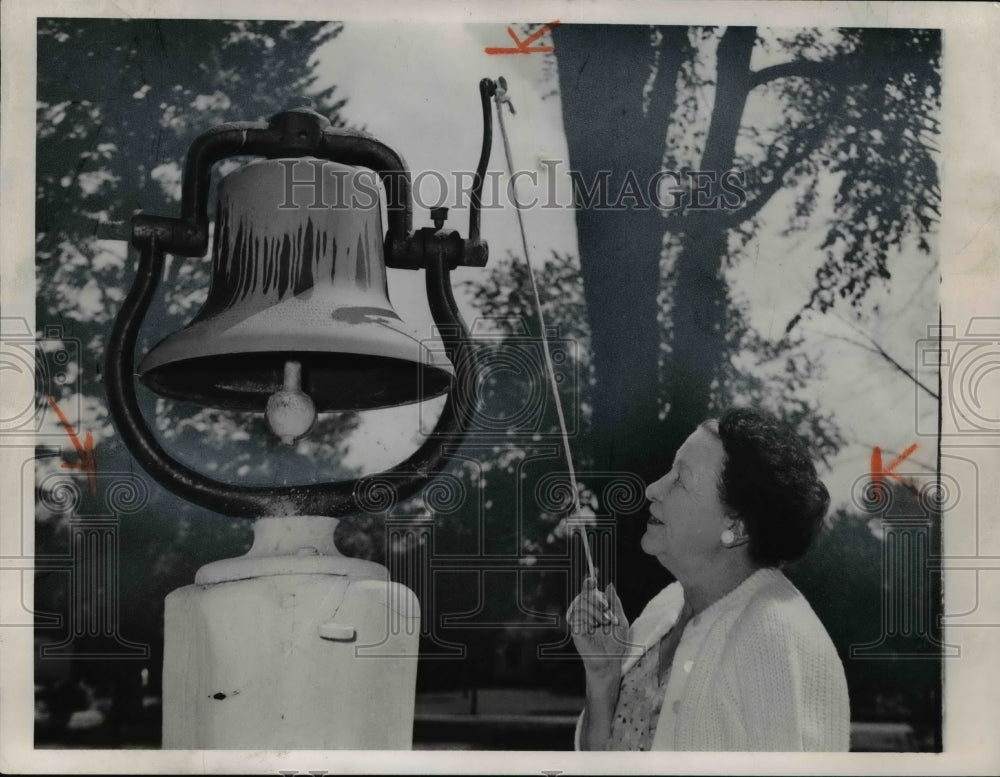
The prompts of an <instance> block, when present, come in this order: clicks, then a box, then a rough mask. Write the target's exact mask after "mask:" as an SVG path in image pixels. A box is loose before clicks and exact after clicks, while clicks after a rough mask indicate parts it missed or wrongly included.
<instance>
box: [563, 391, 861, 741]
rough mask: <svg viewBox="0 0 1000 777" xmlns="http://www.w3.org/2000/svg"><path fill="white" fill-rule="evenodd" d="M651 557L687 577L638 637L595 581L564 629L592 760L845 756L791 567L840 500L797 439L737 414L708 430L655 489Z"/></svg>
mask: <svg viewBox="0 0 1000 777" xmlns="http://www.w3.org/2000/svg"><path fill="white" fill-rule="evenodd" d="M646 498H647V499H649V501H650V508H649V509H650V516H649V519H648V521H647V525H646V533H645V534H644V535H643V537H642V549H643V550H644V551H645V552H646V553H649V554H651V555H653V556H655V557H656V558H657V559H658V560H659V561H660V563H661V564H663V566H664V567H666V568H667V569H668V570H669V571H670V572H671V573H672V574H673V576H674V577H675V578H676V579H677V582H676V583H673V584H671V585H669V586H667V588H665V589H664V590H663V591H661V592H660V593H659V594H658V595H657V596H655V597H654V598H653V599H652V600H651V601H650V602H649V604H648V605H647V606H646V608H645V610H643V612H642V614H641V615H640V616H639V617H638V619H637V620H636V622H635V623H633V624H632V625H631V627H630V626H629V624H628V623H627V622H626V620H625V613H624V612H623V611H622V606H621V602H620V601H619V600H618V597H617V595H616V594H615V591H614V587H613V586H612V585H609V586H608V588H607V591H606V592H605V593H602V592H600V591H599V590H598V589H597V587H596V583H595V582H594V581H593V580H589V579H588V580H587V581H586V582H585V584H584V590H583V592H582V593H581V594H580V595H579V596H577V597H576V599H574V600H573V603H572V604H571V605H570V608H569V612H568V613H567V618H568V620H569V623H570V629H571V631H572V632H573V639H574V642H575V644H576V648H577V651H578V652H579V653H580V656H581V658H582V659H583V662H584V668H585V670H586V677H587V703H586V707H585V709H584V711H583V714H582V715H581V716H580V721H579V723H578V725H577V742H576V744H577V748H578V749H585V750H603V749H610V750H782V751H793V750H822V751H834V750H847V747H848V734H849V722H850V712H849V707H848V699H847V683H846V681H845V678H844V670H843V666H842V665H841V663H840V659H839V657H838V656H837V651H836V649H835V648H834V646H833V643H832V642H831V641H830V638H829V636H828V635H827V633H826V631H825V629H824V628H823V626H822V624H821V623H820V622H819V619H818V618H817V617H816V615H815V613H813V611H812V609H811V608H810V607H809V605H808V603H807V602H806V600H805V599H804V598H803V596H802V595H801V594H800V593H799V592H798V591H797V590H796V589H795V587H794V586H793V585H792V584H791V583H790V582H789V581H788V580H787V579H786V578H785V576H784V575H783V574H782V573H781V572H780V567H781V565H782V564H783V563H784V562H786V561H792V560H794V559H796V558H798V557H800V556H801V555H802V554H803V553H805V551H806V550H807V549H808V547H809V545H810V544H811V543H812V541H813V539H814V538H815V537H816V535H817V534H818V533H819V530H820V528H821V527H822V523H823V516H824V514H825V513H826V509H827V507H828V505H829V494H828V493H827V490H826V488H825V486H824V485H823V484H822V483H821V482H820V481H819V480H818V479H817V477H816V470H815V468H814V467H813V465H812V462H811V461H810V460H809V456H808V452H807V450H806V447H805V445H804V443H803V442H802V440H801V439H800V438H799V437H798V436H796V435H795V434H794V433H793V432H792V431H791V430H790V429H788V428H787V427H785V426H784V425H783V424H782V423H781V422H779V421H778V420H777V419H776V418H774V417H773V416H771V415H770V414H768V413H766V412H763V411H761V410H755V409H749V408H741V409H734V410H730V411H728V412H726V413H724V414H723V415H722V417H721V418H720V419H719V420H718V421H716V420H710V421H706V422H705V423H703V424H702V425H701V426H699V427H698V429H697V430H696V431H695V432H694V433H693V434H692V435H691V436H690V437H688V438H687V440H686V441H685V442H684V444H683V445H682V446H681V447H680V449H679V450H678V451H677V455H676V456H675V458H674V464H673V467H672V468H671V470H670V471H669V472H668V473H667V474H666V475H664V476H663V477H662V478H660V479H659V480H657V481H656V482H655V483H653V484H652V485H650V486H649V487H648V488H647V489H646Z"/></svg>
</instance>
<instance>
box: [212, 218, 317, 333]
mask: <svg viewBox="0 0 1000 777" xmlns="http://www.w3.org/2000/svg"><path fill="white" fill-rule="evenodd" d="M330 251H332V252H333V253H334V254H336V251H337V241H336V238H335V237H332V236H331V235H330V234H329V233H328V232H327V231H326V230H322V229H317V228H316V226H315V225H314V224H313V221H312V219H309V218H307V219H306V220H305V223H300V224H299V225H298V228H297V229H296V230H295V232H292V233H285V234H283V235H280V236H277V235H268V234H266V232H265V233H264V234H261V230H260V229H259V228H258V229H256V230H255V229H254V227H253V225H252V224H251V223H249V221H248V219H247V218H246V215H245V214H238V213H234V209H233V208H232V206H231V205H230V207H228V208H226V207H223V206H222V205H221V204H220V207H219V219H218V221H217V224H216V239H215V244H214V246H213V248H212V267H213V271H212V283H211V286H210V288H209V292H208V299H207V300H206V301H205V306H204V307H203V308H202V309H201V311H200V312H199V314H198V317H197V318H198V319H204V318H207V317H210V316H213V315H216V314H218V313H220V312H221V311H223V310H226V309H227V308H230V307H232V306H234V305H236V304H238V303H240V302H242V301H244V300H246V299H247V298H248V297H255V296H259V295H262V294H268V293H276V294H277V297H278V299H284V298H285V296H286V295H287V294H288V293H289V292H291V294H292V295H294V296H299V295H302V294H307V293H308V292H310V291H311V290H312V288H313V286H314V285H315V283H316V279H315V270H316V266H317V264H318V262H319V259H320V257H322V256H327V255H329V254H328V252H330ZM335 266H336V262H335V261H334V262H331V273H330V274H331V280H333V278H332V276H333V268H334V267H335Z"/></svg>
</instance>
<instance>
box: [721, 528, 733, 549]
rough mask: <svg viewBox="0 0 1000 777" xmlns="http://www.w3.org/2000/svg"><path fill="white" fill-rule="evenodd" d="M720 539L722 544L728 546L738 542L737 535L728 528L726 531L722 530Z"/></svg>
mask: <svg viewBox="0 0 1000 777" xmlns="http://www.w3.org/2000/svg"><path fill="white" fill-rule="evenodd" d="M719 539H721V540H722V544H723V545H725V546H726V547H727V548H728V547H729V546H730V545H732V544H733V543H734V542H736V535H735V534H733V530H732V529H726V530H725V531H723V532H722V536H721V537H719Z"/></svg>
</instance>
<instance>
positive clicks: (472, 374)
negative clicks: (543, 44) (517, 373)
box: [105, 78, 496, 519]
mask: <svg viewBox="0 0 1000 777" xmlns="http://www.w3.org/2000/svg"><path fill="white" fill-rule="evenodd" d="M479 91H480V97H481V101H482V104H483V145H482V150H481V153H480V160H479V165H478V168H477V173H476V178H475V180H474V183H473V190H472V193H471V202H470V214H469V238H467V239H462V238H461V237H460V236H458V235H457V233H455V232H454V230H449V229H444V228H443V219H444V216H446V213H445V214H442V213H440V212H438V213H435V214H434V220H435V226H434V227H432V228H430V227H429V228H424V229H421V230H420V231H418V232H417V234H413V231H412V222H413V209H412V192H411V186H412V185H411V181H410V173H409V170H408V168H407V167H406V163H405V162H404V161H403V158H402V157H401V156H400V155H399V154H398V153H396V152H395V151H394V150H392V149H391V148H389V147H388V146H386V145H385V144H383V143H381V142H380V141H378V140H376V139H375V138H373V137H371V136H369V135H367V134H364V133H359V132H354V131H350V130H344V129H337V128H334V127H333V126H332V125H331V123H330V121H329V120H328V119H327V118H325V117H324V116H321V115H320V114H318V113H315V112H313V111H311V110H307V109H297V110H292V111H285V112H282V113H279V114H276V115H275V116H273V117H271V119H270V120H269V121H268V122H267V123H258V122H237V123H230V124H224V125H221V126H219V127H216V128H214V129H212V130H209V131H208V132H206V133H204V134H202V135H200V136H199V137H198V138H197V139H196V140H195V141H194V143H193V144H192V145H191V148H190V149H189V150H188V154H187V158H186V160H185V166H184V175H183V181H182V188H181V216H180V218H170V217H163V216H153V215H145V214H139V215H137V216H135V217H134V218H133V219H132V245H133V246H135V248H136V249H138V252H139V263H138V267H137V270H136V276H135V279H134V281H133V283H132V287H131V289H130V290H129V293H128V295H127V297H126V299H125V301H124V303H123V305H122V308H121V310H120V312H119V313H118V316H117V318H116V319H115V323H114V327H113V329H112V332H111V338H110V342H109V345H108V352H107V357H106V365H105V383H106V389H107V395H108V404H109V407H110V410H111V413H112V416H113V418H114V420H115V424H116V426H117V427H118V431H119V433H120V434H121V435H122V439H123V440H124V442H125V444H126V445H127V447H128V448H129V450H130V451H131V452H132V455H133V456H134V457H135V458H136V460H137V461H138V462H139V464H140V465H141V466H142V467H143V468H144V469H145V470H146V471H147V472H148V473H149V474H150V475H151V476H152V477H153V478H154V479H155V480H156V481H157V482H159V483H160V484H161V485H163V486H164V487H165V488H167V489H169V490H171V491H173V492H174V493H175V494H177V495H178V496H180V497H181V498H183V499H185V500H187V501H189V502H192V503H194V504H198V505H200V506H202V507H205V508H207V509H209V510H213V511H215V512H218V513H222V514H224V515H231V516H236V517H241V518H252V519H256V518H261V517H273V516H292V515H327V516H330V517H334V518H339V517H343V516H345V515H350V514H352V513H357V512H361V511H363V510H364V509H365V505H364V495H365V494H369V493H372V489H384V488H389V489H391V491H392V492H393V494H394V496H395V498H396V499H405V498H407V497H409V496H412V495H414V494H416V493H417V492H418V491H419V490H420V489H421V488H423V486H424V485H426V483H427V482H429V481H430V480H431V479H432V478H433V477H434V476H435V475H436V474H437V473H439V472H440V471H441V470H442V469H443V468H444V467H445V466H446V464H447V461H448V457H447V453H448V450H449V448H452V447H454V446H455V445H457V444H458V442H460V441H461V439H462V438H463V437H464V435H465V433H466V431H467V429H468V427H469V422H470V420H471V417H472V414H473V413H474V412H475V404H476V400H475V386H476V385H477V381H478V375H479V368H478V349H477V347H476V345H475V343H474V342H473V341H472V340H471V338H470V336H469V332H468V329H467V327H466V326H465V323H464V321H463V320H462V317H461V315H460V313H459V311H458V306H457V305H456V303H455V298H454V295H453V293H452V287H451V280H450V272H451V270H453V269H454V268H455V267H458V266H472V267H482V266H485V264H486V261H487V259H488V248H487V245H486V243H485V241H483V240H482V239H481V238H480V235H479V224H480V208H481V195H482V186H483V179H484V175H485V171H486V165H487V164H488V162H489V153H490V147H491V140H492V119H491V117H490V111H489V100H490V98H491V97H492V96H493V94H494V93H495V91H496V83H495V82H494V81H492V80H491V79H488V78H484V79H482V81H480V84H479ZM233 156H260V157H264V158H268V159H275V158H288V157H303V156H312V157H316V158H319V159H324V160H329V161H336V162H341V163H343V164H350V165H356V166H361V167H368V168H370V169H372V170H374V171H375V172H376V173H378V175H379V176H380V178H381V180H382V183H383V185H384V187H385V190H386V197H387V213H388V222H389V223H388V229H387V232H386V237H385V254H386V266H387V267H395V268H403V269H423V270H425V273H426V290H427V300H428V304H429V307H430V311H431V316H432V317H433V319H434V322H435V324H436V325H437V328H438V330H439V332H440V335H441V339H442V341H443V344H444V347H445V352H446V353H447V355H448V358H449V359H450V360H451V362H452V365H453V366H454V368H455V378H454V382H453V384H452V387H451V389H450V391H449V392H448V397H447V399H446V401H445V405H444V408H443V409H442V411H441V415H440V416H439V418H438V420H437V423H436V425H435V427H434V429H433V430H432V431H431V433H430V434H429V435H428V436H427V438H426V439H425V440H424V441H423V443H422V444H421V445H420V447H419V448H417V450H416V451H414V452H413V453H412V454H411V455H410V456H409V457H408V458H407V459H405V460H404V461H402V462H401V463H399V464H397V465H396V466H394V467H392V468H390V469H388V470H385V471H383V472H380V473H378V474H375V475H369V476H365V477H363V478H359V479H355V480H346V481H337V482H328V483H310V484H304V485H296V486H246V485H236V484H230V483H222V482H220V481H217V480H213V479H212V478H209V477H207V476H205V475H203V474H202V473H200V472H197V471H195V470H193V469H191V468H190V467H187V466H186V465H184V464H182V463H180V462H179V461H177V460H176V459H174V458H172V457H171V456H170V455H169V454H168V453H167V452H166V451H165V450H164V449H163V447H162V446H161V445H160V444H159V443H158V442H157V440H156V438H155V437H154V436H153V434H152V432H151V430H150V429H149V426H148V424H147V423H146V420H145V418H144V416H143V415H142V412H141V411H140V409H139V404H138V400H137V396H136V388H135V377H134V376H135V347H136V342H137V339H138V334H139V329H140V327H141V325H142V322H143V320H144V319H145V317H146V314H147V312H148V310H149V306H150V304H151V303H152V300H153V298H154V296H155V294H156V290H157V286H158V284H159V281H160V278H161V277H162V276H163V267H164V263H165V257H166V254H168V253H170V254H174V255H177V256H184V257H194V256H203V255H204V254H205V252H206V251H207V249H208V224H209V221H208V196H209V188H210V183H211V170H212V166H213V165H214V164H215V163H216V162H219V161H221V160H223V159H227V158H229V157H233Z"/></svg>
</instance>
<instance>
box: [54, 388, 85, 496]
mask: <svg viewBox="0 0 1000 777" xmlns="http://www.w3.org/2000/svg"><path fill="white" fill-rule="evenodd" d="M48 399H49V405H51V406H52V409H53V410H55V411H56V415H57V416H59V421H60V422H61V423H62V425H63V428H64V429H65V430H66V434H68V435H69V439H70V442H72V443H73V447H74V448H76V452H77V453H78V454H80V460H79V461H64V462H63V465H62V468H63V469H82V470H84V471H85V472H86V473H87V480H88V481H89V483H90V495H91V496H95V495H96V494H97V455H96V454H95V453H94V435H93V434H91V433H90V432H87V436H86V438H84V441H83V444H82V445H81V444H80V438H79V437H77V436H76V432H74V431H73V427H72V425H71V424H70V422H69V420H68V419H67V418H66V416H65V415H63V411H62V410H60V409H59V405H57V404H56V401H55V400H54V399H53V398H52V397H49V398H48Z"/></svg>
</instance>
